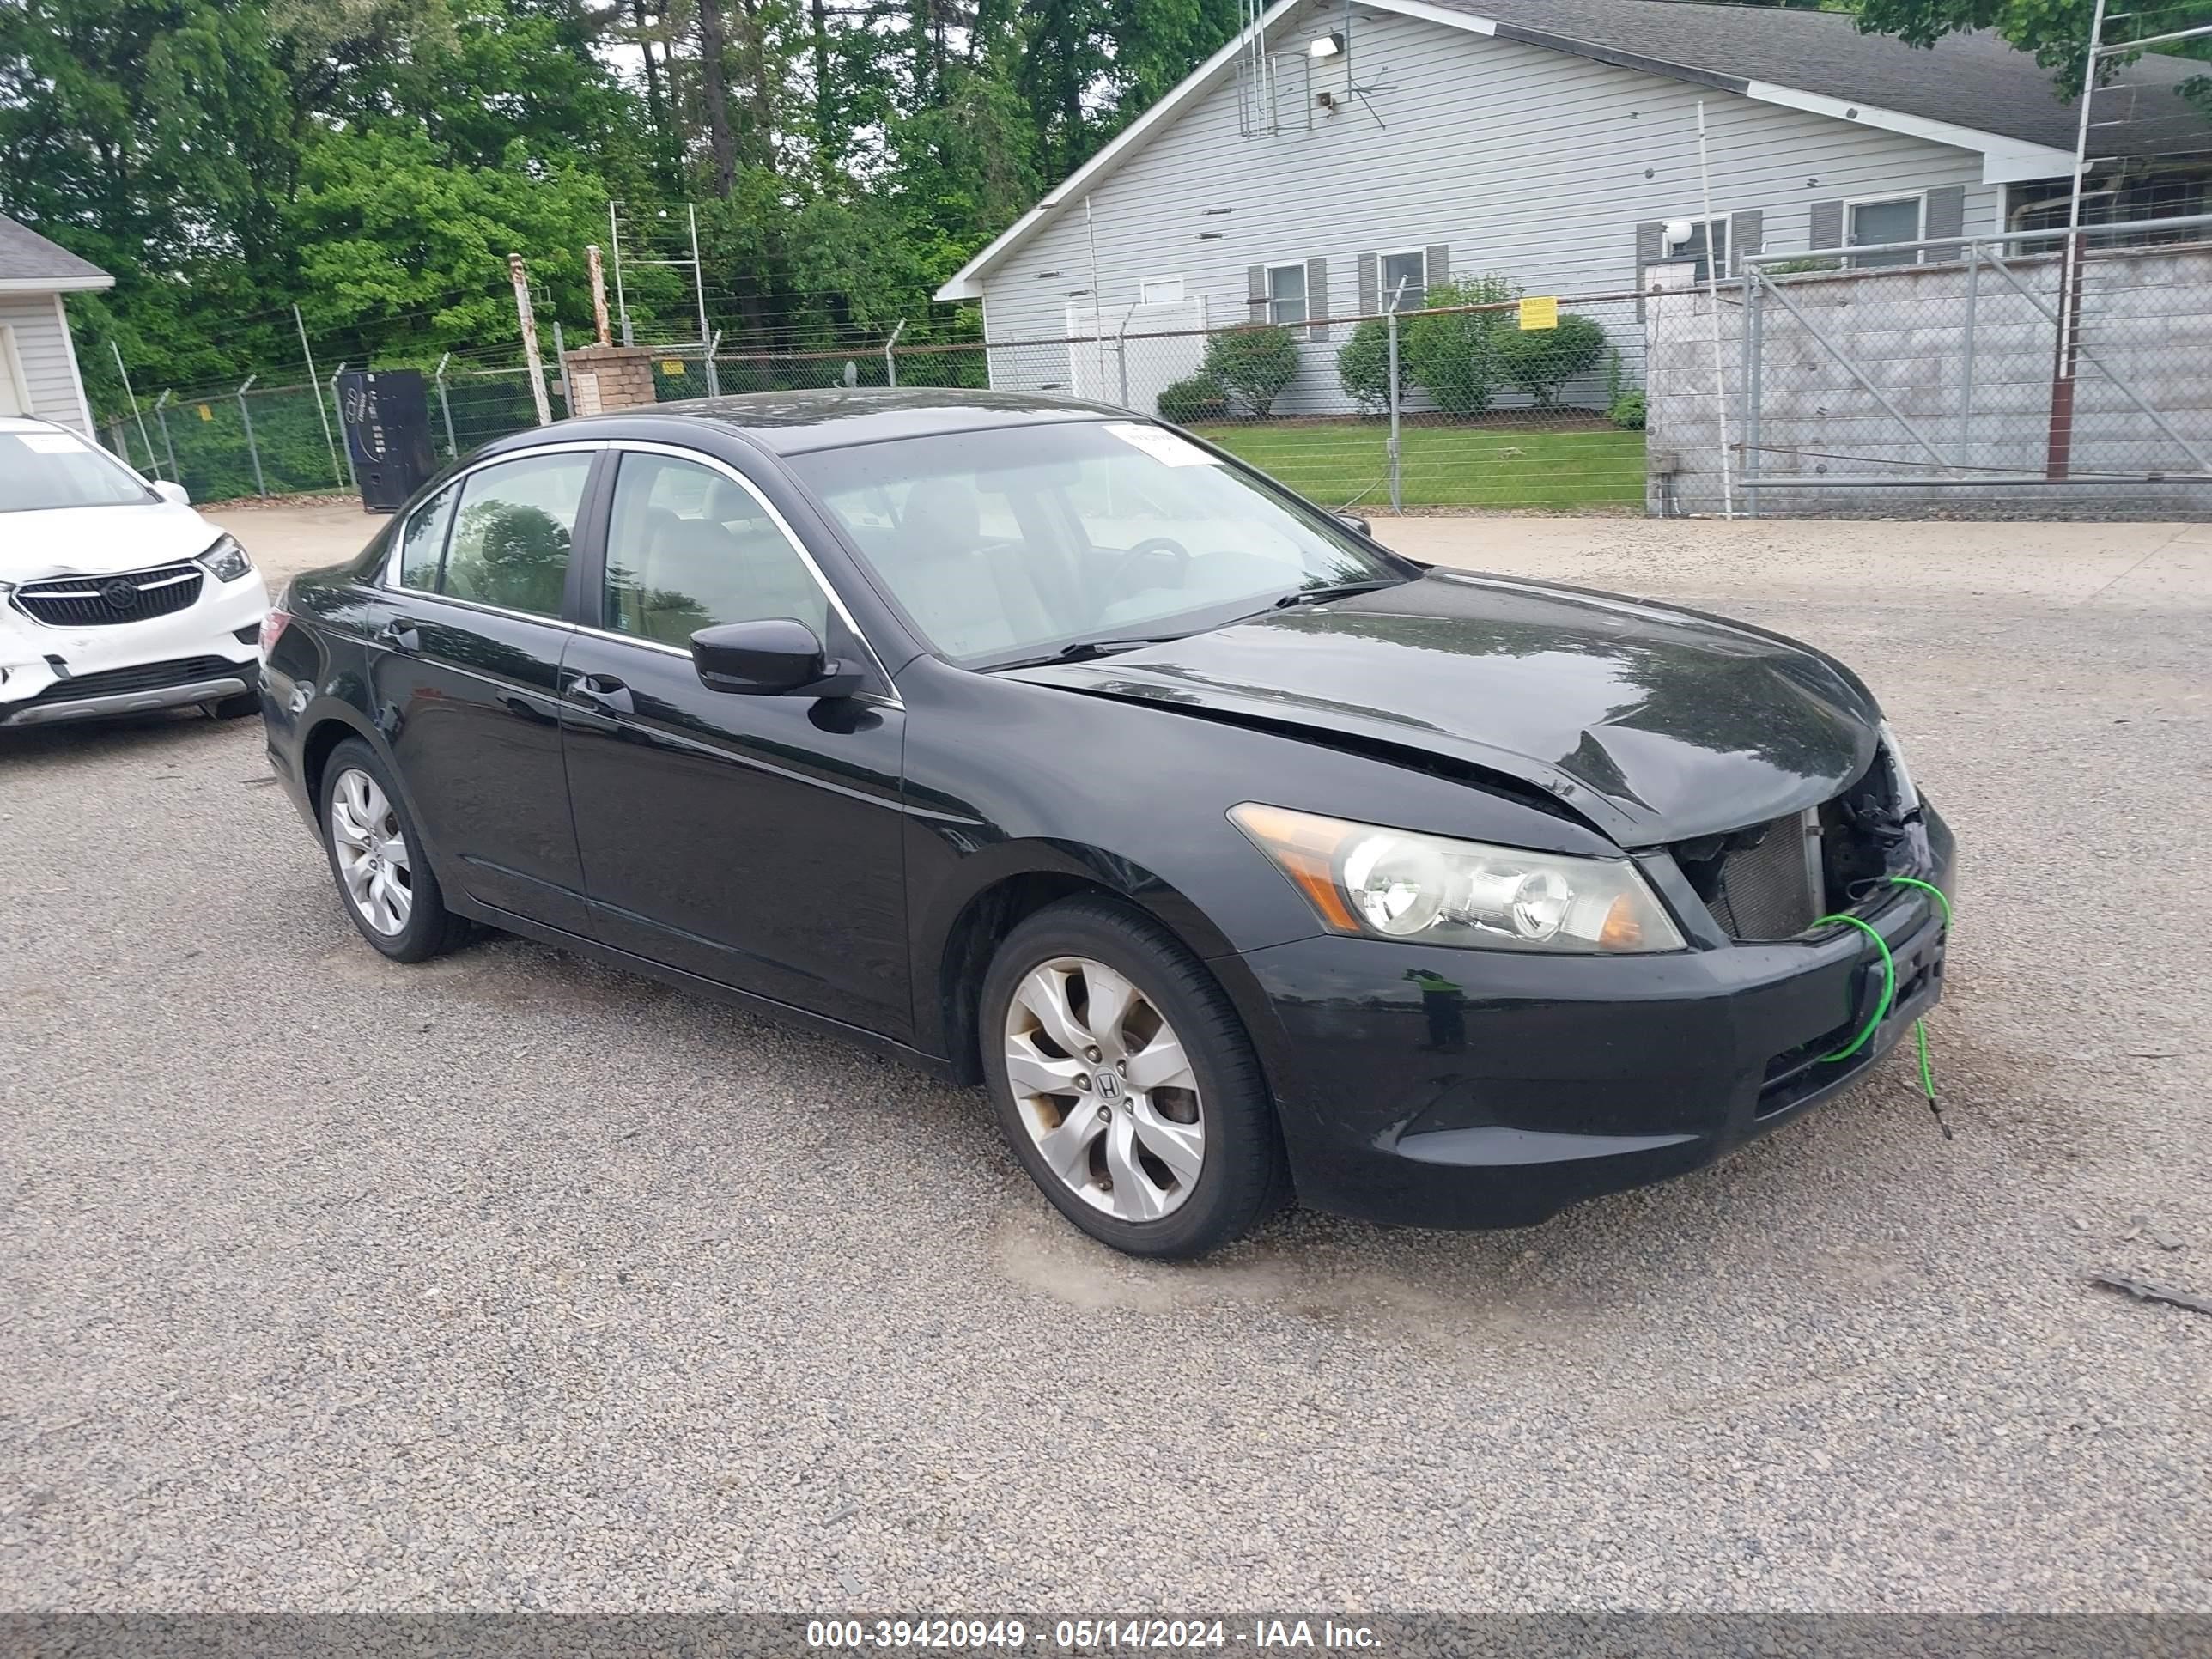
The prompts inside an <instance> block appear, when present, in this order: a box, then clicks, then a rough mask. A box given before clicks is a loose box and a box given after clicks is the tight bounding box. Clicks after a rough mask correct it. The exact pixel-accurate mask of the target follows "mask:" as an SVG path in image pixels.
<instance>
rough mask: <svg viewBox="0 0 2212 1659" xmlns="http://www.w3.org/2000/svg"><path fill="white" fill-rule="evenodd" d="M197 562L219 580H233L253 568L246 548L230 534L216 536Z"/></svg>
mask: <svg viewBox="0 0 2212 1659" xmlns="http://www.w3.org/2000/svg"><path fill="white" fill-rule="evenodd" d="M199 564H200V568H202V569H204V570H205V571H206V572H207V573H208V574H209V575H210V576H212V577H214V578H215V579H216V580H217V581H219V582H234V581H236V580H238V579H239V578H240V576H243V575H246V574H248V573H250V572H251V571H252V568H253V561H252V560H251V559H249V558H247V557H246V550H245V549H244V548H242V547H240V545H239V544H238V542H237V538H234V537H231V536H218V537H216V538H215V543H214V545H212V546H211V547H210V548H209V549H208V550H207V551H206V552H204V553H203V554H201V555H200V556H199Z"/></svg>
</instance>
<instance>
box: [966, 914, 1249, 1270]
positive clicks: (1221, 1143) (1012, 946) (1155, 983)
mask: <svg viewBox="0 0 2212 1659" xmlns="http://www.w3.org/2000/svg"><path fill="white" fill-rule="evenodd" d="M1033 976H1035V977H1034V978H1033ZM1094 984H1095V986H1096V987H1097V988H1096V989H1095V990H1094V988H1093V987H1094ZM1124 987H1126V989H1127V995H1126V996H1125V994H1124ZM1109 1000H1110V1004H1111V1006H1110V1007H1109V1006H1108V1005H1109ZM1117 1011H1118V1012H1117ZM1109 1020H1110V1022H1111V1029H1110V1030H1109ZM977 1029H978V1031H979V1034H980V1037H981V1048H982V1059H983V1073H984V1079H985V1083H986V1085H987V1087H988V1089H989V1090H990V1093H991V1098H992V1103H993V1104H994V1106H995V1107H996V1109H997V1111H998V1115H999V1122H1000V1128H1001V1129H1002V1130H1003V1131H1004V1132H1005V1134H1006V1141H1007V1144H1008V1145H1009V1146H1012V1148H1013V1151H1014V1156H1015V1157H1016V1158H1018V1159H1020V1161H1021V1163H1022V1166H1023V1167H1024V1169H1026V1170H1028V1171H1029V1172H1030V1178H1031V1179H1033V1180H1034V1181H1035V1182H1036V1183H1037V1186H1038V1188H1040V1189H1041V1190H1042V1192H1043V1194H1044V1195H1045V1196H1046V1197H1047V1198H1048V1199H1049V1200H1052V1203H1053V1205H1054V1207H1055V1208H1057V1209H1058V1210H1059V1211H1060V1213H1061V1214H1062V1215H1064V1216H1066V1218H1068V1219H1069V1220H1071V1221H1073V1223H1074V1224H1075V1225H1077V1226H1079V1227H1080V1228H1081V1229H1083V1231H1085V1232H1086V1233H1089V1234H1090V1235H1091V1237H1093V1238H1095V1239H1097V1240H1098V1241H1099V1242H1100V1243H1104V1244H1109V1245H1111V1246H1112V1247H1113V1248H1114V1249H1117V1250H1121V1251H1125V1252H1127V1254H1129V1255H1137V1256H1149V1257H1155V1258H1159V1259H1164V1260H1176V1259H1185V1258H1188V1257H1192V1256H1198V1255H1205V1254H1206V1252H1207V1251H1209V1250H1213V1249H1218V1248H1220V1247H1221V1246H1222V1245H1224V1244H1227V1243H1231V1241H1233V1240H1235V1239H1237V1238H1238V1237H1242V1236H1243V1234H1244V1233H1246V1232H1248V1231H1250V1230H1251V1228H1252V1227H1253V1226H1254V1225H1256V1224H1257V1223H1258V1222H1259V1221H1260V1220H1261V1219H1262V1218H1264V1217H1265V1216H1266V1215H1267V1212H1269V1211H1270V1210H1272V1209H1273V1208H1275V1207H1277V1206H1279V1204H1280V1203H1281V1202H1282V1201H1283V1200H1284V1199H1285V1197H1286V1196H1287V1194H1288V1191H1289V1186H1290V1182H1289V1176H1288V1170H1287V1165H1286V1163H1285V1158H1284V1153H1283V1144H1282V1132H1281V1129H1280V1127H1279V1124H1278V1122H1277V1120H1276V1116H1275V1106H1274V1101H1273V1097H1271V1096H1270V1095H1269V1093H1268V1091H1267V1082H1266V1079H1265V1078H1264V1077H1263V1076H1262V1074H1261V1070H1260V1062H1259V1058H1258V1056H1257V1055H1256V1054H1254V1052H1253V1049H1252V1042H1251V1039H1250V1037H1249V1036H1247V1035H1246V1033H1245V1030H1244V1027H1243V1022H1242V1021H1240V1020H1239V1019H1238V1018H1237V1011H1236V1009H1235V1008H1234V1007H1233V1006H1231V1003H1230V1000H1229V998H1228V996H1227V995H1226V994H1225V993H1224V992H1223V990H1222V988H1221V987H1220V986H1219V985H1218V983H1217V982H1216V981H1214V980H1213V978H1212V975H1209V974H1208V973H1207V972H1206V969H1205V967H1204V966H1203V965H1202V964H1201V963H1200V962H1199V961H1198V960H1197V958H1196V957H1193V956H1192V955H1191V954H1190V952H1189V951H1187V950H1185V949H1184V948H1183V947H1182V945H1181V944H1180V943H1179V942H1178V941H1177V940H1176V939H1175V938H1174V936H1173V935H1171V934H1170V933H1168V932H1167V930H1166V929H1165V928H1164V927H1161V926H1160V925H1159V924H1158V922H1156V921H1152V919H1151V918H1149V917H1147V916H1146V915H1144V914H1143V913H1142V912H1140V911H1137V910H1135V909H1133V908H1130V907H1128V906H1126V905H1122V904H1119V903H1116V902H1113V901H1111V900H1109V899H1103V898H1080V899H1070V900H1066V901H1063V902H1060V903H1058V904H1054V905H1051V906H1049V907H1048V908H1045V909H1042V910H1040V911H1038V912H1037V913H1036V915H1032V916H1030V917H1028V918H1027V919H1026V920H1024V921H1022V922H1021V923H1020V924H1019V925H1018V926H1017V927H1015V928H1014V929H1013V930H1012V932H1011V933H1008V934H1007V936H1006V939H1005V940H1004V942H1003V943H1001V944H1000V946H999V949H998V951H997V953H996V954H995V955H994V957H993V958H992V961H991V965H990V967H989V969H987V972H986V973H985V975H984V979H983V988H982V994H981V1002H980V1006H979V1011H978V1020H977ZM1163 1034H1164V1035H1165V1037H1166V1038H1167V1041H1166V1042H1163V1041H1162V1036H1163ZM1091 1039H1097V1042H1095V1043H1094V1042H1091ZM1176 1060H1182V1061H1183V1062H1186V1063H1185V1064H1183V1065H1182V1066H1181V1067H1180V1069H1175V1068H1174V1062H1175V1061H1176ZM1017 1072H1018V1075H1017ZM1186 1085H1188V1086H1186ZM1162 1154H1165V1157H1163V1156H1162ZM1193 1167H1194V1170H1195V1172H1194V1174H1193V1173H1191V1171H1192V1170H1193Z"/></svg>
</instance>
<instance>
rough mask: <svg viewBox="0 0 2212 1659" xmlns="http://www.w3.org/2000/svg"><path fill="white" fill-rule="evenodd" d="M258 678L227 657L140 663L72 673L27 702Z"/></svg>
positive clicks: (253, 670) (246, 681)
mask: <svg viewBox="0 0 2212 1659" xmlns="http://www.w3.org/2000/svg"><path fill="white" fill-rule="evenodd" d="M257 676H258V671H257V670H256V668H255V666H254V665H252V663H236V662H233V661H231V660H230V659H229V658H228V657H179V658H178V659H175V660H174V661H172V662H142V663H139V664H137V665H135V666H133V667H130V668H104V669H102V670H100V671H99V672H98V673H96V674H72V675H70V677H69V678H67V679H60V680H55V681H52V683H50V684H47V685H45V686H43V687H41V688H40V691H39V695H38V696H35V697H33V698H31V699H30V700H29V702H32V703H39V702H77V701H78V700H79V699H80V698H83V697H106V696H115V695H117V694H118V693H120V692H125V691H158V690H161V688H162V687H163V686H165V685H190V684H192V683H193V682H194V681H196V680H220V679H225V678H228V679H234V680H237V681H240V683H241V684H245V685H247V686H249V687H250V686H252V684H254V681H255V679H256V678H257ZM13 706H14V707H15V708H27V707H28V706H29V704H28V703H18V704H15V705H13Z"/></svg>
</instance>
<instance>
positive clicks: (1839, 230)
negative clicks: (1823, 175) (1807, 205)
mask: <svg viewBox="0 0 2212 1659" xmlns="http://www.w3.org/2000/svg"><path fill="white" fill-rule="evenodd" d="M1843 245H1844V204H1842V203H1841V202H1815V203H1814V204H1813V229H1812V237H1811V240H1810V242H1809V244H1808V246H1809V248H1810V251H1812V252H1815V253H1823V252H1826V251H1827V250H1828V249H1830V248H1832V247H1841V246H1843Z"/></svg>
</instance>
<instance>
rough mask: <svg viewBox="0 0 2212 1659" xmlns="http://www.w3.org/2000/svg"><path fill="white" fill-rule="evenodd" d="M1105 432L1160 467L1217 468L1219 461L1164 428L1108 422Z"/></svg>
mask: <svg viewBox="0 0 2212 1659" xmlns="http://www.w3.org/2000/svg"><path fill="white" fill-rule="evenodd" d="M1106 429H1107V430H1108V431H1109V432H1110V433H1112V434H1113V435H1115V437H1117V438H1119V439H1120V440H1121V441H1122V442H1123V443H1125V444H1127V445H1129V446H1130V447H1132V448H1135V449H1141V450H1143V451H1144V452H1145V453H1146V454H1147V455H1149V456H1151V457H1152V459H1154V460H1156V461H1158V462H1159V463H1160V464H1161V465H1163V466H1219V465H1221V458H1220V457H1219V456H1218V455H1209V454H1207V453H1206V452H1205V451H1204V450H1202V449H1200V447H1198V446H1197V445H1196V444H1194V443H1193V442H1191V441H1190V440H1189V439H1188V438H1182V437H1178V436H1177V435H1176V434H1174V433H1172V432H1170V431H1169V430H1167V429H1166V428H1164V427H1157V426H1139V425H1138V424H1137V422H1134V421H1109V422H1106Z"/></svg>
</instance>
